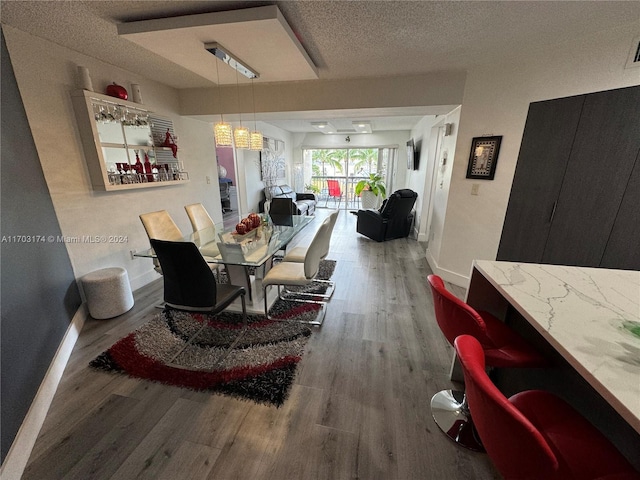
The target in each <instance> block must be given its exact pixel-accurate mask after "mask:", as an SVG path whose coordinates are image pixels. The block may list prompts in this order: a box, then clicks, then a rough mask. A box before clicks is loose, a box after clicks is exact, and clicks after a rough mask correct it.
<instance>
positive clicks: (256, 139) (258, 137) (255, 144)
mask: <svg viewBox="0 0 640 480" xmlns="http://www.w3.org/2000/svg"><path fill="white" fill-rule="evenodd" d="M249 149H250V150H262V133H260V132H258V131H253V132H251V136H250V138H249Z"/></svg>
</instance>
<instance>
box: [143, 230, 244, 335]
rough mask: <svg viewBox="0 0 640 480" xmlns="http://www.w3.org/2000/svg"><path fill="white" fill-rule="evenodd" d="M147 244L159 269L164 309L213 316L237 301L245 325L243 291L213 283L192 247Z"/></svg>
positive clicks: (159, 243)
mask: <svg viewBox="0 0 640 480" xmlns="http://www.w3.org/2000/svg"><path fill="white" fill-rule="evenodd" d="M150 241H151V246H152V247H153V249H154V250H155V252H156V255H157V256H158V261H159V262H160V266H161V267H162V272H163V279H164V301H165V305H166V306H168V307H170V308H174V309H176V310H185V311H189V312H203V313H204V312H206V313H211V314H216V313H219V312H221V311H222V310H224V309H225V308H227V307H228V306H229V305H230V304H231V303H232V302H233V301H234V300H236V299H237V298H238V297H240V299H241V301H242V319H243V323H244V324H245V325H246V323H247V308H246V301H245V294H246V289H245V288H244V287H239V286H236V285H230V284H228V283H216V279H215V276H214V275H213V272H212V271H211V268H210V267H209V265H208V264H207V261H206V260H205V259H204V257H203V256H202V254H201V253H200V251H199V250H198V247H196V245H195V244H194V243H192V242H174V241H167V240H156V239H151V240H150Z"/></svg>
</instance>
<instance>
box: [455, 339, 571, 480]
mask: <svg viewBox="0 0 640 480" xmlns="http://www.w3.org/2000/svg"><path fill="white" fill-rule="evenodd" d="M454 346H455V349H456V353H457V355H458V358H459V359H460V363H461V365H462V370H463V372H464V386H465V394H466V397H467V402H468V403H469V410H470V411H471V415H472V417H473V423H474V425H475V427H476V429H477V430H478V434H479V435H480V439H481V440H482V445H483V446H484V447H485V449H486V450H487V454H488V455H489V458H491V460H492V461H493V463H494V464H495V466H496V467H497V468H498V470H499V471H500V473H501V474H502V475H503V476H504V477H505V478H518V479H531V480H533V479H544V478H556V477H555V475H554V472H556V471H557V469H558V466H559V464H558V459H557V458H556V456H555V454H554V453H553V451H552V450H551V448H550V447H549V445H548V443H547V442H546V440H545V439H544V437H543V436H542V434H541V433H540V431H539V430H538V429H537V428H536V427H534V426H533V424H532V423H531V422H530V421H529V420H528V419H527V418H526V417H525V416H524V415H523V414H522V413H521V412H520V411H519V410H518V409H517V408H516V407H515V406H514V405H513V404H512V403H511V402H510V401H509V400H508V399H507V398H506V397H505V396H504V395H503V394H502V393H501V392H500V390H498V388H497V387H496V386H495V385H494V384H493V382H492V381H491V379H490V378H489V376H488V375H487V373H486V370H485V361H484V350H483V349H482V345H480V343H479V342H478V340H476V339H475V338H473V337H472V336H470V335H462V336H460V337H458V338H456V340H455V341H454Z"/></svg>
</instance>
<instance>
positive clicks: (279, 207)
mask: <svg viewBox="0 0 640 480" xmlns="http://www.w3.org/2000/svg"><path fill="white" fill-rule="evenodd" d="M269 213H270V214H272V215H295V214H296V213H297V209H296V206H295V204H294V203H293V200H292V199H291V198H286V197H278V198H272V199H271V205H270V207H269Z"/></svg>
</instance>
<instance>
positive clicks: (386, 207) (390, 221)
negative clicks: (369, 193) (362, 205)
mask: <svg viewBox="0 0 640 480" xmlns="http://www.w3.org/2000/svg"><path fill="white" fill-rule="evenodd" d="M417 198H418V194H417V193H416V192H414V191H413V190H409V189H403V190H397V191H395V192H393V193H392V194H391V195H389V198H387V199H386V200H385V201H384V203H383V204H382V207H380V210H372V209H368V210H358V212H357V214H356V215H357V216H358V221H357V224H356V231H357V232H358V233H360V234H362V235H364V236H366V237H369V238H370V239H372V240H375V241H376V242H384V241H385V240H393V239H395V238H405V237H408V236H409V233H411V223H412V221H413V217H412V215H411V209H412V208H413V205H414V204H415V203H416V199H417Z"/></svg>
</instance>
